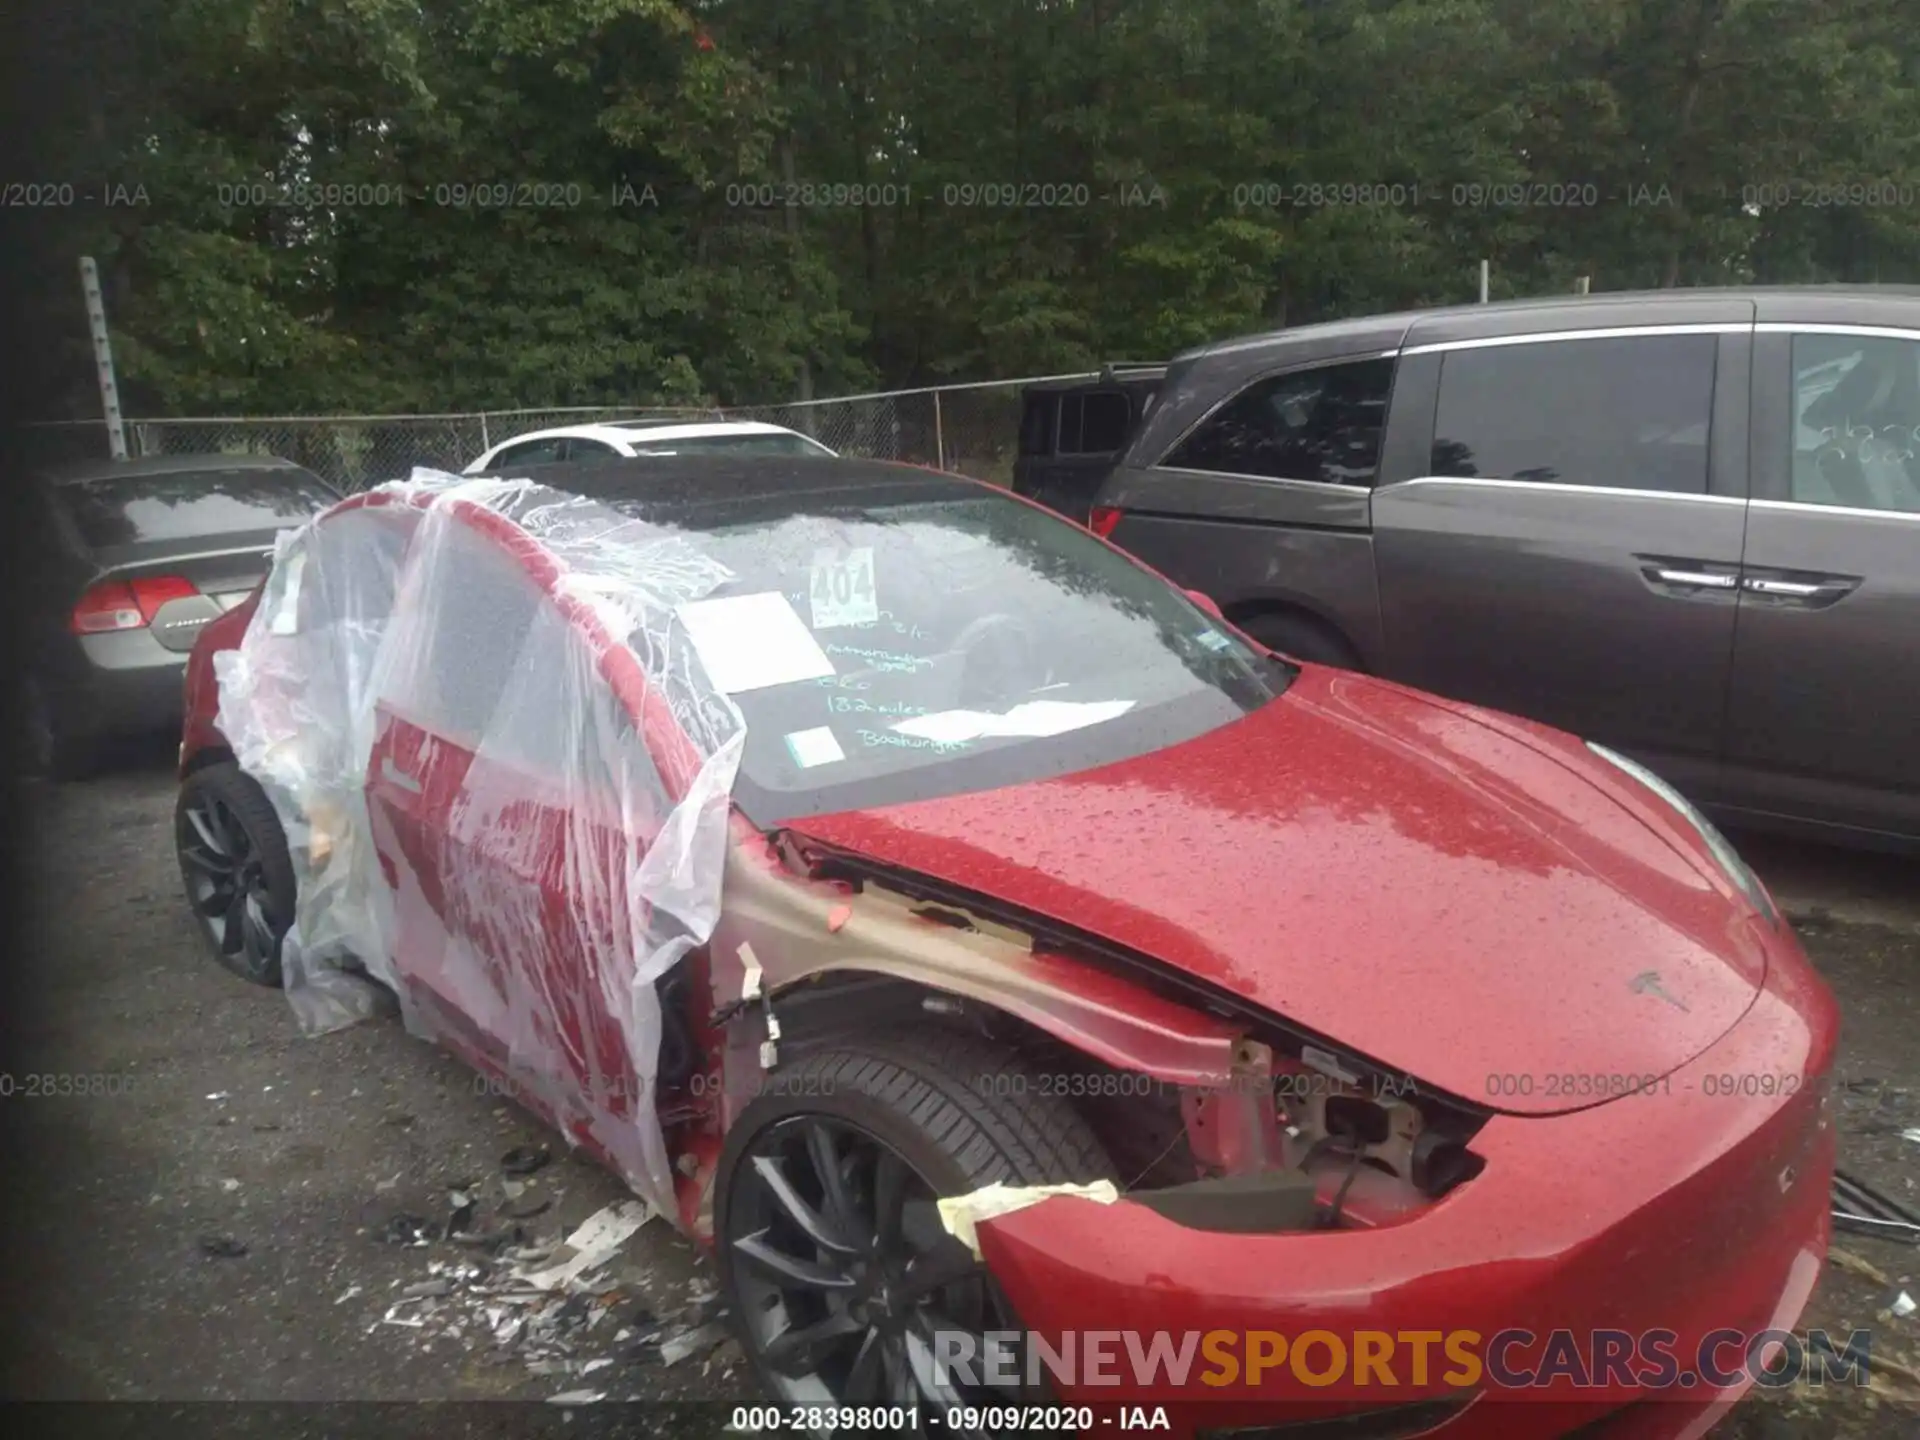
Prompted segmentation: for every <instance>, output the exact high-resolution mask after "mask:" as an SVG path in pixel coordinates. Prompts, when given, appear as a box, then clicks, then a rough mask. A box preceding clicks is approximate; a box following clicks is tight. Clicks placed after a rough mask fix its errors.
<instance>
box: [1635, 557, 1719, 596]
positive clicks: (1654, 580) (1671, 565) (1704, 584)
mask: <svg viewBox="0 0 1920 1440" xmlns="http://www.w3.org/2000/svg"><path fill="white" fill-rule="evenodd" d="M1633 558H1634V559H1635V560H1637V561H1639V562H1640V575H1641V578H1642V579H1644V580H1645V581H1646V582H1647V586H1648V588H1649V589H1652V590H1656V591H1659V592H1660V593H1662V594H1666V595H1671V596H1673V597H1674V598H1676V599H1686V598H1688V597H1690V596H1696V595H1699V594H1700V593H1701V592H1702V591H1703V590H1704V591H1720V592H1723V593H1726V594H1732V593H1733V592H1735V591H1737V590H1738V589H1739V588H1740V572H1739V569H1738V568H1737V567H1735V566H1732V565H1728V566H1726V567H1725V568H1723V569H1720V568H1715V566H1714V562H1712V561H1710V560H1693V559H1687V558H1684V557H1674V556H1669V555H1636V556H1634V557H1633Z"/></svg>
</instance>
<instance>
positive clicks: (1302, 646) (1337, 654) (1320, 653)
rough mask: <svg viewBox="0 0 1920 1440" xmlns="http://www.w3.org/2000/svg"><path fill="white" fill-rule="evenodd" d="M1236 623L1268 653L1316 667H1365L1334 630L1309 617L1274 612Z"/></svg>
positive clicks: (1347, 668)
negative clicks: (1276, 653) (1272, 651)
mask: <svg viewBox="0 0 1920 1440" xmlns="http://www.w3.org/2000/svg"><path fill="white" fill-rule="evenodd" d="M1238 624H1239V626H1240V628H1241V629H1242V630H1244V631H1246V632H1247V634H1249V635H1251V636H1252V637H1253V638H1254V639H1256V640H1258V641H1259V642H1260V643H1261V644H1262V645H1264V646H1266V647H1267V648H1268V649H1269V650H1277V651H1279V652H1280V653H1281V654H1282V655H1287V656H1290V657H1292V658H1293V659H1295V660H1308V661H1311V662H1313V663H1314V664H1316V665H1337V666H1339V667H1340V668H1341V669H1342V670H1361V669H1364V668H1365V667H1364V666H1362V665H1361V663H1360V657H1359V656H1358V655H1357V654H1355V653H1354V649H1353V647H1352V646H1351V645H1349V644H1348V643H1347V642H1346V640H1345V639H1343V638H1342V637H1341V635H1340V634H1339V632H1338V631H1336V630H1334V629H1333V627H1332V626H1330V625H1326V624H1324V623H1322V622H1321V621H1319V620H1316V619H1314V618H1313V617H1312V616H1310V615H1301V614H1299V613H1297V612H1294V611H1284V610H1283V611H1274V612H1269V613H1268V614H1265V615H1254V616H1250V617H1249V618H1247V619H1245V620H1241V621H1239V622H1238Z"/></svg>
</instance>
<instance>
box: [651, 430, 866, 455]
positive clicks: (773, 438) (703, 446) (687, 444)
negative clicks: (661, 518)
mask: <svg viewBox="0 0 1920 1440" xmlns="http://www.w3.org/2000/svg"><path fill="white" fill-rule="evenodd" d="M629 443H631V444H633V453H634V454H636V455H831V454H833V452H832V451H831V450H829V449H827V447H826V446H824V445H821V444H817V443H816V442H814V441H812V440H809V439H808V438H807V437H806V436H804V435H753V434H748V435H688V436H685V437H684V438H682V439H678V440H647V441H640V442H629Z"/></svg>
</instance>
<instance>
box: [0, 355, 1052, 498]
mask: <svg viewBox="0 0 1920 1440" xmlns="http://www.w3.org/2000/svg"><path fill="white" fill-rule="evenodd" d="M1078 378H1081V377H1079V376H1058V375H1051V376H1032V377H1028V378H1023V379H1018V380H998V381H990V382H987V383H984V384H975V385H951V386H942V387H938V388H934V389H923V390H896V391H887V392H882V393H876V394H872V395H849V396H839V397H835V398H831V399H825V400H810V401H798V402H793V403H789V404H779V405H746V406H734V407H729V408H724V409H717V408H710V409H689V408H671V407H652V408H644V407H643V408H619V407H600V408H573V409H560V410H494V411H487V412H484V413H474V414H447V415H321V416H299V415H280V416H264V417H252V416H228V417H215V418H200V419H179V420H130V421H127V422H126V438H127V453H128V454H129V455H132V456H147V455H168V454H198V455H206V454H225V455H249V454H251V455H277V456H279V457H281V458H282V459H286V460H292V461H294V462H295V463H297V464H300V465H304V466H305V467H306V468H307V469H309V470H312V471H313V472H314V473H315V474H317V475H320V476H323V477H324V478H326V479H327V480H328V481H330V482H332V483H333V484H334V485H336V486H338V487H339V488H341V489H343V490H348V491H355V490H364V489H366V488H368V487H369V486H372V485H377V484H379V483H380V482H382V481H384V480H392V479H396V478H399V477H401V476H404V475H406V474H407V473H408V472H409V471H411V470H412V469H413V467H414V466H416V465H426V466H431V467H433V468H435V469H440V470H456V471H457V470H461V469H464V468H465V467H466V466H467V465H468V464H470V463H471V462H472V461H473V460H474V459H476V458H477V457H478V456H479V455H480V454H481V452H482V451H485V450H487V449H488V448H490V447H491V446H494V445H498V444H499V443H500V442H501V441H503V440H510V439H512V438H513V437H514V436H516V435H525V434H527V433H529V432H530V431H534V430H548V429H553V428H555V427H558V426H565V425H587V424H594V423H596V422H600V421H608V420H639V419H679V420H686V421H689V422H697V421H706V420H764V421H768V422H771V423H772V424H775V425H784V426H787V427H788V428H789V429H793V430H798V431H800V432H802V433H803V434H807V435H811V436H812V437H813V438H815V439H816V440H818V441H819V442H820V443H821V444H823V445H826V446H827V447H829V448H830V449H833V450H837V451H839V452H840V453H841V454H843V455H857V456H863V457H866V458H870V459H877V460H900V461H907V462H909V463H912V464H918V465H931V466H934V467H935V468H937V469H943V470H953V471H957V472H959V473H961V474H964V475H971V476H974V477H975V478H977V479H981V480H988V481H991V482H993V483H995V484H999V485H1007V484H1010V483H1011V481H1012V477H1013V460H1014V452H1015V449H1016V447H1017V444H1018V438H1019V430H1020V392H1021V389H1022V387H1024V386H1026V385H1029V384H1032V383H1035V381H1038V380H1043V379H1044V380H1061V379H1078ZM27 440H28V445H29V456H30V459H31V460H32V461H33V462H34V463H37V464H59V463H62V462H67V461H76V460H99V459H105V458H106V457H107V455H108V442H107V436H106V430H105V427H104V426H103V425H102V424H101V422H99V421H97V420H95V421H74V422H61V423H54V424H46V425H38V426H33V427H30V430H29V433H28V436H27Z"/></svg>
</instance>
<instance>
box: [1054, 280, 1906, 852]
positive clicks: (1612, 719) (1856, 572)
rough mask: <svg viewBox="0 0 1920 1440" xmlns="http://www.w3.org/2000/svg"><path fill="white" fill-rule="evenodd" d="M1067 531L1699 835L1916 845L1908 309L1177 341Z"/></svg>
mask: <svg viewBox="0 0 1920 1440" xmlns="http://www.w3.org/2000/svg"><path fill="white" fill-rule="evenodd" d="M1089 522H1090V523H1091V524H1092V526H1093V528H1094V529H1096V530H1097V531H1099V532H1100V533H1102V534H1105V535H1108V536H1109V537H1110V538H1111V539H1112V540H1113V541H1114V542H1115V543H1116V544H1119V545H1122V546H1124V547H1125V548H1126V549H1128V550H1130V551H1132V552H1133V553H1135V554H1136V555H1138V556H1139V557H1140V558H1141V559H1143V560H1145V561H1146V562H1147V563H1148V564H1150V565H1152V566H1154V567H1155V568H1157V569H1159V570H1161V571H1162V572H1163V573H1165V574H1166V575H1167V576H1168V577H1169V578H1171V579H1173V580H1174V581H1176V582H1177V583H1179V584H1181V585H1185V586H1189V587H1192V588H1194V589H1197V590H1202V591H1205V592H1206V593H1208V594H1209V595H1211V596H1212V597H1213V598H1214V599H1215V601H1216V602H1218V604H1219V605H1220V606H1221V608H1222V609H1223V610H1224V611H1225V613H1226V614H1227V616H1228V617H1229V618H1231V619H1232V620H1234V621H1235V622H1236V623H1238V624H1239V625H1241V626H1242V627H1243V628H1244V629H1246V630H1247V631H1248V632H1249V633H1250V634H1252V635H1253V636H1254V637H1255V638H1257V639H1259V640H1261V641H1263V642H1265V643H1266V644H1268V645H1270V646H1271V647H1272V648H1274V649H1276V650H1280V651H1282V652H1285V653H1289V654H1292V655H1296V656H1298V657H1300V658H1303V659H1308V660H1318V661H1324V662H1328V663H1332V664H1336V665H1343V666H1348V667H1351V668H1356V669H1361V670H1366V671H1369V672H1372V673H1374V674H1377V675H1380V676H1383V677H1386V678H1388V679H1392V680H1398V681H1402V682H1405V683H1407V684H1410V685H1415V686H1418V687H1420V688H1422V689H1426V690H1431V691H1435V692H1438V693H1440V694H1443V695H1450V696H1454V697H1456V698H1459V699H1463V700H1468V701H1472V702H1475V703H1477V704H1482V705H1488V706H1492V707H1494V708H1497V709H1502V710H1507V711H1511V712H1514V713H1516V714H1519V715H1524V716H1529V717H1531V718H1534V719H1537V720H1542V721H1545V722H1547V723H1549V724H1552V725H1556V726H1560V727H1562V728H1565V729H1568V730H1571V731H1575V732H1577V733H1579V734H1582V735H1585V736H1587V737H1590V738H1592V739H1594V740H1596V741H1600V742H1603V743H1605V744H1607V745H1610V746H1613V747H1615V748H1618V749H1620V750H1622V751H1625V752H1626V753H1628V754H1630V755H1633V756H1635V757H1637V758H1639V759H1640V760H1642V761H1643V762H1644V763H1646V764H1648V765H1650V766H1652V767H1653V768H1654V769H1655V770H1657V771H1659V772H1660V773H1661V774H1663V775H1664V776H1665V777H1666V778H1667V779H1669V780H1670V781H1672V782H1673V783H1674V784H1675V785H1677V786H1678V787H1679V788H1681V789H1682V790H1685V791H1686V792H1688V793H1689V794H1690V795H1691V796H1693V797H1694V798H1696V799H1697V800H1699V801H1701V802H1702V803H1704V804H1706V805H1707V806H1708V807H1709V808H1712V809H1715V810H1717V811H1718V812H1720V814H1721V815H1722V817H1723V818H1725V819H1727V820H1730V821H1736V822H1743V823H1749V824H1755V825H1759V826H1767V827H1770V828H1789V829H1795V830H1801V831H1805V832H1809V833H1813V834H1816V835H1824V836H1828V837H1831V838H1834V839H1843V840H1851V841H1854V842H1857V843H1875V842H1883V843H1894V844H1899V845H1901V846H1902V848H1904V847H1905V846H1906V845H1909V844H1912V843H1914V842H1920V288H1908V287H1900V288H1892V287H1871V288H1851V289H1844V288H1828V287H1805V288H1781V289H1750V290H1691V291H1671V290H1669V291H1660V292H1652V293H1644V294H1620V295H1607V296H1592V297H1579V298H1567V299H1554V300H1546V301H1529V302H1521V303H1514V304H1501V305H1476V306H1470V307H1461V308H1458V309H1448V310H1432V311H1423V312H1414V313H1410V314H1402V315H1390V316H1375V317H1370V318H1366V319H1357V320H1347V321H1341V322H1338V323H1335V324H1328V325H1315V326H1309V327H1304V328H1301V329H1298V330H1290V331H1282V332H1278V333H1274V334H1269V335H1259V336H1254V337H1251V338H1247V339H1242V340H1235V341H1230V342H1227V343H1224V344H1219V345H1212V346H1208V347H1206V348H1205V349H1202V350H1198V351H1193V352H1189V353H1187V354H1184V355H1181V356H1179V357H1177V358H1176V359H1175V361H1174V362H1173V364H1172V365H1171V366H1170V368H1169V369H1168V372H1167V375H1166V378H1165V380H1164V381H1163V382H1162V384H1161V386H1160V389H1159V394H1158V395H1157V397H1156V399H1155V403H1154V405H1153V408H1152V409H1151V411H1150V412H1149V413H1148V415H1147V416H1146V419H1145V421H1144V423H1143V424H1142V426H1141V428H1140V430H1139V431H1138V433H1137V434H1136V435H1135V437H1134V441H1133V443H1132V444H1131V445H1130V446H1129V447H1128V450H1127V453H1126V454H1125V455H1124V456H1123V457H1122V460H1121V463H1120V464H1119V466H1118V467H1116V469H1115V470H1114V471H1113V472H1112V474H1111V475H1110V476H1109V477H1108V479H1107V481H1106V482H1105V484H1104V485H1103V486H1102V488H1101V491H1100V493H1099V495H1098V496H1097V497H1096V498H1095V503H1094V508H1093V510H1092V511H1091V514H1090V517H1089Z"/></svg>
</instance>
